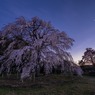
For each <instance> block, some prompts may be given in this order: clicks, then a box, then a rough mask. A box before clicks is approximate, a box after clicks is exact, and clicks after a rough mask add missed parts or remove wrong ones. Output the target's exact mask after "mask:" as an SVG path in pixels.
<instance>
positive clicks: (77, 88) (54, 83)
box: [0, 75, 95, 95]
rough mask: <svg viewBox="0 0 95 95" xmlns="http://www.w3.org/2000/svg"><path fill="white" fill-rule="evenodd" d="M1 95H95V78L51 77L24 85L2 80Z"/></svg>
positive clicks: (41, 78) (0, 81)
mask: <svg viewBox="0 0 95 95" xmlns="http://www.w3.org/2000/svg"><path fill="white" fill-rule="evenodd" d="M0 95H95V77H94V76H83V77H82V78H80V77H70V76H63V75H49V76H40V77H37V78H36V80H35V82H32V81H29V80H28V81H25V82H24V83H21V82H20V81H19V80H12V79H11V80H10V79H5V78H0Z"/></svg>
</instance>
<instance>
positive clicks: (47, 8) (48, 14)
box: [0, 0, 95, 61]
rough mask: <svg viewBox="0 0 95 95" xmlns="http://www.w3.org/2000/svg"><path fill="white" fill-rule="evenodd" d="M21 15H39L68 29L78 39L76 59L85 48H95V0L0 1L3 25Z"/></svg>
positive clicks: (67, 31)
mask: <svg viewBox="0 0 95 95" xmlns="http://www.w3.org/2000/svg"><path fill="white" fill-rule="evenodd" d="M19 16H24V17H26V18H27V19H31V18H32V17H34V16H38V17H40V18H42V19H44V20H46V21H51V23H52V24H53V26H54V27H55V28H58V29H59V30H63V31H65V32H66V33H67V34H68V35H69V36H70V37H72V38H73V39H74V40H75V43H74V46H73V47H72V49H71V50H70V52H71V53H72V55H73V57H74V60H75V61H77V60H80V59H81V56H82V55H83V52H84V50H85V48H87V47H92V48H95V0H0V28H2V27H3V26H4V25H6V24H8V23H10V22H13V21H15V19H16V18H17V17H19Z"/></svg>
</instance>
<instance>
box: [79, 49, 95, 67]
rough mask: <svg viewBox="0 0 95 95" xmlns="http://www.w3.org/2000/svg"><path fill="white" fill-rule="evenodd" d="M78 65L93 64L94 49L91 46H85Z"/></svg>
mask: <svg viewBox="0 0 95 95" xmlns="http://www.w3.org/2000/svg"><path fill="white" fill-rule="evenodd" d="M79 65H80V66H83V65H95V50H94V49H92V48H86V51H85V52H84V55H83V56H82V60H81V61H79Z"/></svg>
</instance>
